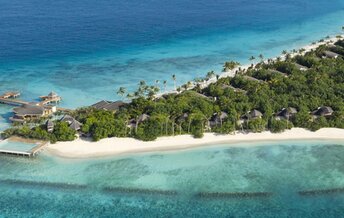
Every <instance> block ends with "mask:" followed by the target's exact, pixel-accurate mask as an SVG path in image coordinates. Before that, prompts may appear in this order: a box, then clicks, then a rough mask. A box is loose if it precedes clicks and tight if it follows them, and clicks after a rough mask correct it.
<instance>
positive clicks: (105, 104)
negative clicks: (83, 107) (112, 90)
mask: <svg viewBox="0 0 344 218" xmlns="http://www.w3.org/2000/svg"><path fill="white" fill-rule="evenodd" d="M125 105H126V103H125V102H123V101H114V102H112V101H105V100H102V101H99V102H97V103H95V104H93V105H91V107H93V108H95V109H97V110H106V111H117V110H119V109H120V108H121V107H123V106H125Z"/></svg>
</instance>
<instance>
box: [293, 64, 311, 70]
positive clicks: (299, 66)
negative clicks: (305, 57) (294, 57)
mask: <svg viewBox="0 0 344 218" xmlns="http://www.w3.org/2000/svg"><path fill="white" fill-rule="evenodd" d="M294 66H295V67H296V69H298V70H300V71H306V70H308V69H309V68H308V67H306V66H303V65H301V64H298V63H294Z"/></svg>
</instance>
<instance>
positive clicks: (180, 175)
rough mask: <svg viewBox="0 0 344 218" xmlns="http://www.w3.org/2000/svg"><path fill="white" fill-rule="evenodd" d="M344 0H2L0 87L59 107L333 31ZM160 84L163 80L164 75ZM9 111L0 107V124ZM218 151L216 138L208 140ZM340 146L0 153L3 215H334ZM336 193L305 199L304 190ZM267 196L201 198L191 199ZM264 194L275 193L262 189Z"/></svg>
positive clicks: (191, 74)
mask: <svg viewBox="0 0 344 218" xmlns="http://www.w3.org/2000/svg"><path fill="white" fill-rule="evenodd" d="M343 25H344V0H331V1H328V0H212V1H210V0H198V1H196V0H173V1H172V0H169V1H168V0H78V1H77V0H68V1H67V0H56V1H52V0H45V1H38V0H22V1H19V0H0V92H4V91H7V90H19V91H21V92H22V94H23V95H22V98H23V99H25V100H28V101H34V100H37V98H38V96H41V95H44V94H47V93H48V92H50V91H52V90H53V91H56V92H57V93H58V94H60V95H61V96H62V97H63V101H62V102H61V106H63V107H70V108H76V107H80V106H86V105H90V104H92V103H95V102H96V101H98V100H101V99H108V100H116V99H119V97H118V96H117V95H116V89H118V87H120V86H124V87H127V89H128V90H129V91H131V90H133V89H134V88H135V87H136V85H137V83H138V82H139V81H140V80H145V81H146V82H148V83H153V82H154V81H155V80H160V81H163V80H167V82H168V87H169V88H170V89H171V88H172V86H173V82H171V75H172V74H176V76H177V83H178V84H179V85H180V84H182V83H184V82H187V81H189V80H193V79H194V78H195V77H199V76H204V75H205V74H206V72H207V71H210V70H215V71H216V72H220V71H221V67H222V64H223V63H224V62H225V61H227V60H236V61H240V62H241V63H242V64H245V63H247V62H248V58H249V57H250V56H252V55H254V56H258V55H259V54H263V55H264V56H265V57H274V56H276V55H279V54H280V53H281V51H282V50H285V49H286V50H291V49H294V48H299V47H300V46H303V45H306V44H309V43H311V42H313V41H316V40H319V39H320V38H323V37H325V36H327V35H331V36H334V35H337V34H339V33H342V29H341V28H342V26H343ZM160 84H161V83H160ZM11 109H12V108H11V107H9V106H5V105H0V130H2V129H4V128H6V127H7V126H8V117H9V116H10V115H11V113H10V112H11ZM215 147H216V146H215ZM343 157H344V147H343V142H329V141H326V142H325V141H308V142H306V141H302V142H283V143H282V142H281V143H275V144H271V143H266V145H265V146H261V147H256V148H228V147H221V146H220V147H216V148H212V149H198V150H194V151H185V152H175V153H173V152H172V153H166V154H165V153H164V154H159V153H156V154H145V155H133V156H128V157H117V158H100V159H90V160H72V159H63V158H57V157H53V156H51V155H49V154H48V153H43V154H41V155H40V156H39V157H38V158H36V159H23V158H13V157H5V156H0V217H1V218H2V217H336V218H337V217H344V207H343V205H344V195H343V191H340V190H342V189H343V188H344V160H343ZM314 189H339V191H336V192H331V193H320V194H317V195H307V196H301V195H300V194H298V192H299V191H302V190H314ZM232 192H234V193H244V192H249V193H252V192H267V193H269V195H268V196H264V197H262V196H260V197H247V196H246V197H245V196H241V197H240V194H239V196H229V197H228V196H227V197H212V198H211V197H204V196H203V197H202V195H200V193H232ZM270 194H271V195H270Z"/></svg>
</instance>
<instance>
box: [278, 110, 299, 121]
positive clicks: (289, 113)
mask: <svg viewBox="0 0 344 218" xmlns="http://www.w3.org/2000/svg"><path fill="white" fill-rule="evenodd" d="M295 114H297V110H296V108H294V107H288V108H283V109H282V110H281V111H279V112H278V113H277V114H276V119H277V120H281V119H287V120H288V119H290V118H291V117H293V116H295Z"/></svg>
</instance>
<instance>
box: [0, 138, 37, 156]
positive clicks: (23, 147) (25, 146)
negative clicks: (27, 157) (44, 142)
mask: <svg viewBox="0 0 344 218" xmlns="http://www.w3.org/2000/svg"><path fill="white" fill-rule="evenodd" d="M36 146H37V145H36V144H33V143H24V142H15V141H8V140H4V141H1V142H0V150H6V151H18V152H28V153H29V152H30V150H31V149H33V148H34V147H36Z"/></svg>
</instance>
